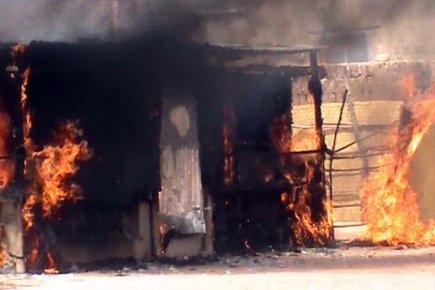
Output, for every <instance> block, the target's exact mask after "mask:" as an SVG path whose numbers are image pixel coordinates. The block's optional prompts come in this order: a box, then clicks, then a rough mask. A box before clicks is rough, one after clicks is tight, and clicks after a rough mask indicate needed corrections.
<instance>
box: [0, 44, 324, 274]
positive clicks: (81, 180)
mask: <svg viewBox="0 0 435 290" xmlns="http://www.w3.org/2000/svg"><path fill="white" fill-rule="evenodd" d="M174 47H176V49H174ZM216 50H219V48H216ZM210 53H216V54H219V53H220V54H222V52H216V51H213V48H210V47H207V46H202V45H197V44H194V43H180V42H177V41H168V40H164V41H162V40H159V39H146V40H143V39H135V40H134V46H133V45H132V42H129V41H126V42H117V43H99V42H86V43H82V44H61V43H58V44H56V43H41V42H35V43H32V44H30V45H29V46H28V47H27V49H26V51H25V53H23V63H25V64H26V65H22V66H20V68H21V70H22V72H24V74H23V75H22V77H23V78H22V83H23V86H22V87H20V88H19V89H18V91H17V92H16V93H20V92H21V100H22V101H23V103H22V107H20V114H22V115H23V116H25V119H24V120H25V123H24V124H25V126H24V136H23V137H24V138H25V139H24V140H25V144H24V145H25V149H26V151H28V155H27V159H26V163H25V165H26V172H27V177H30V178H29V179H30V180H29V181H31V184H33V185H34V186H31V187H29V188H28V194H29V195H28V196H27V199H26V203H25V206H24V213H25V217H26V219H25V221H26V226H27V229H28V230H29V234H27V237H28V238H29V239H30V240H27V242H26V244H27V246H28V250H27V253H26V256H27V257H28V260H27V261H28V263H29V264H28V265H35V267H34V268H29V269H30V270H34V271H39V270H41V269H44V268H45V269H47V270H48V271H49V272H56V271H57V269H56V268H55V267H54V266H55V265H54V263H57V264H58V266H59V268H60V270H62V268H63V267H65V266H67V265H68V263H73V262H80V261H82V260H81V259H84V258H83V257H84V256H86V259H84V260H86V261H95V259H98V258H99V257H101V259H105V258H107V257H108V256H109V257H119V258H128V257H132V255H133V254H132V251H133V248H134V247H135V246H134V245H135V244H137V243H138V242H139V240H140V237H139V233H138V230H137V223H140V221H138V217H137V215H138V214H137V212H135V210H134V208H137V202H138V201H145V202H147V203H151V202H153V203H156V201H157V193H158V192H159V190H160V187H161V182H160V163H159V162H160V160H159V159H160V158H159V155H160V154H159V153H160V149H159V138H160V122H161V97H162V87H163V84H164V86H165V87H169V88H172V89H176V88H179V87H180V84H181V87H187V88H188V89H189V91H191V92H192V94H191V96H192V97H194V98H195V99H196V102H197V107H196V113H197V115H198V139H199V145H200V147H199V155H200V173H201V174H200V175H198V176H197V177H198V178H200V180H201V182H202V188H203V194H204V197H207V196H210V197H211V199H212V200H211V201H212V202H211V206H212V207H213V221H214V225H213V226H214V229H215V231H214V235H215V248H216V249H217V250H220V251H229V250H234V249H254V250H255V249H260V248H262V247H265V246H268V245H281V246H288V245H289V244H291V245H292V246H298V245H324V244H326V243H327V241H329V236H328V235H325V234H324V233H322V234H321V235H320V236H321V237H320V239H319V238H318V237H317V236H316V235H317V234H318V232H319V229H320V228H322V227H323V224H324V220H323V217H324V216H325V215H326V214H327V213H328V212H327V211H326V208H325V205H324V204H323V201H324V200H325V188H324V187H325V185H324V183H323V181H322V180H323V177H322V175H323V164H322V161H321V160H322V159H321V158H319V155H318V154H319V153H320V151H319V150H322V149H321V148H320V146H319V144H321V140H320V139H319V138H318V137H319V136H318V135H317V134H316V135H315V136H314V137H315V141H314V142H313V141H312V140H311V141H310V142H312V143H313V144H316V147H315V148H310V147H302V148H305V149H314V150H313V152H311V155H310V154H308V153H307V155H306V158H305V157H303V156H300V157H297V156H296V157H295V156H292V155H293V154H292V152H289V151H294V150H293V149H295V148H292V149H290V150H288V149H283V148H281V147H280V146H278V145H277V144H278V143H279V142H278V139H279V140H281V139H282V140H286V139H288V138H290V137H291V139H292V144H293V145H294V144H297V142H298V141H300V140H298V139H297V137H295V136H291V135H292V134H287V133H288V132H286V130H290V129H291V82H290V77H291V76H292V75H293V73H295V75H296V74H297V73H296V72H293V71H291V70H290V71H289V72H288V73H286V74H285V75H284V76H283V75H281V74H280V73H277V74H272V75H269V76H268V75H267V74H260V75H257V76H250V75H245V74H244V73H242V72H235V73H234V72H233V73H231V72H228V71H226V70H225V69H224V68H223V67H220V66H213V65H209V64H207V61H206V60H207V58H208V57H209V54H210ZM226 53H227V52H224V54H226ZM230 54H231V53H230ZM232 57H233V56H232V55H230V58H232ZM7 58H8V59H10V56H9V54H8V55H7ZM174 63H176V64H177V66H176V68H175V69H174ZM27 68H28V69H27ZM301 70H302V71H304V73H305V74H309V67H305V68H302V69H301ZM173 94H178V93H177V91H175V92H174V93H173ZM179 97H180V98H181V97H182V94H181V92H179ZM185 101H186V100H185ZM313 110H314V109H313ZM66 120H79V123H78V124H79V126H80V128H82V129H83V131H82V130H80V129H78V128H77V127H76V125H75V124H76V123H65V121H66ZM61 124H66V125H65V126H63V127H59V126H60V125H61ZM277 124H282V125H284V127H285V128H284V129H282V130H278V129H276V128H275V127H276V126H277ZM56 128H58V129H56ZM53 132H55V133H56V134H57V135H56V136H58V137H53V136H52V133H53ZM276 132H278V135H276V134H275V133H276ZM290 133H291V130H290ZM81 134H83V135H81ZM226 135H231V136H226ZM59 136H62V137H63V138H61V139H59ZM84 140H86V142H85V141H84ZM287 141H288V140H287ZM47 144H50V145H47ZM88 144H89V145H88ZM88 146H90V147H91V148H92V149H93V156H92V158H90V151H89V150H88V149H87V148H89V147H88ZM294 146H296V145H294ZM298 148H299V149H300V148H301V147H298ZM60 150H66V151H68V152H69V153H73V151H74V152H75V153H76V154H77V155H74V157H72V158H67V161H85V160H86V162H81V163H80V170H78V171H77V169H78V168H77V167H76V165H74V163H70V162H67V163H66V164H63V163H62V164H61V163H59V162H61V160H59V159H58V158H57V157H58V156H59V155H62V154H61V152H60ZM89 158H90V159H89ZM228 158H230V159H229V160H231V158H233V159H232V161H225V160H228ZM319 160H320V161H319ZM51 161H55V163H51ZM64 165H65V166H66V168H67V169H66V170H65V171H56V172H53V171H52V169H53V168H58V167H59V166H64ZM47 169H48V170H49V172H46V170H47ZM293 171H295V172H293ZM35 172H37V174H35ZM47 173H48V174H47ZM74 173H75V175H74V177H72V175H73V174H74ZM228 174H229V176H227V175H228ZM70 178H71V179H70ZM65 180H67V182H66V183H63V182H64V181H65ZM74 184H79V185H80V188H81V189H79V187H77V186H76V185H74ZM53 185H54V187H53ZM59 186H60V188H59ZM66 191H68V195H65V193H66ZM70 192H73V193H75V194H73V195H69V193H70ZM52 193H58V196H60V199H61V200H76V199H77V197H78V196H79V195H77V194H78V193H80V196H81V197H83V198H84V199H83V200H76V202H75V204H73V203H66V204H64V205H63V206H59V205H58V204H57V203H53V202H52V201H53V200H52V199H51V198H52V196H51V194H52ZM162 194H164V192H163V193H162ZM42 198H43V199H42ZM42 200H44V201H43V202H42ZM204 204H209V203H208V202H206V199H204ZM200 206H204V205H201V204H200ZM210 209H211V207H210V208H208V210H210ZM48 217H50V218H48ZM325 221H327V222H330V221H329V219H326V220H325ZM151 222H152V221H151ZM297 223H301V224H302V223H303V224H304V226H303V227H302V228H298V227H295V224H297ZM41 225H42V226H41ZM306 226H308V228H306ZM328 226H329V227H330V226H331V224H328ZM208 230H209V231H210V229H208ZM201 232H202V231H201ZM41 233H42V234H41ZM313 233H314V235H313ZM41 235H42V237H41ZM149 235H151V233H149ZM108 241H109V242H108ZM144 242H145V243H148V244H151V243H152V241H151V240H144ZM150 247H151V246H150ZM156 248H158V245H157V244H156V245H154V249H156ZM77 249H80V250H77ZM36 252H38V253H39V254H38V255H35V256H33V255H32V254H33V253H36ZM74 252H80V253H82V254H81V255H72V254H71V253H74ZM83 253H85V254H83ZM107 253H109V254H108V255H107Z"/></svg>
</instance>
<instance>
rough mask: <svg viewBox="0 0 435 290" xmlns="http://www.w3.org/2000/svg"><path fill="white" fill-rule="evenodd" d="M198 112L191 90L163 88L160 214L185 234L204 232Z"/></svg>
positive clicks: (166, 222)
mask: <svg viewBox="0 0 435 290" xmlns="http://www.w3.org/2000/svg"><path fill="white" fill-rule="evenodd" d="M196 116H197V113H196V101H195V99H194V98H193V96H192V95H191V93H189V92H177V91H175V90H164V91H163V95H162V127H161V128H162V131H161V138H160V150H161V158H160V160H161V171H160V172H161V180H162V192H161V195H160V214H161V219H162V222H163V224H164V225H166V226H170V227H174V228H175V229H176V230H177V231H179V232H181V233H184V234H192V233H205V222H204V215H203V211H202V210H203V196H202V185H201V171H200V161H199V141H198V128H197V123H196V122H197V117H196Z"/></svg>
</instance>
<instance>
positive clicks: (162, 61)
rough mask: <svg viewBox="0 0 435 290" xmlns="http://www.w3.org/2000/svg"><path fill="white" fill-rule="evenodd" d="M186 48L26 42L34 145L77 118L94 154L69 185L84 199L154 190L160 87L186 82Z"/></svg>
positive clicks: (118, 198) (128, 197) (117, 199)
mask: <svg viewBox="0 0 435 290" xmlns="http://www.w3.org/2000/svg"><path fill="white" fill-rule="evenodd" d="M191 49H193V48H191V47H190V46H188V45H184V44H179V43H173V42H170V41H159V40H143V41H141V40H136V41H134V42H133V41H132V42H128V41H126V42H122V43H100V42H95V43H92V42H89V43H81V44H62V43H58V44H55V43H38V42H35V43H32V44H30V45H29V47H28V49H27V54H26V58H27V59H26V62H27V63H28V65H29V67H30V68H31V76H30V80H29V87H28V94H29V104H30V108H31V113H32V116H33V122H34V126H33V129H32V132H31V135H32V138H33V139H34V140H35V142H36V144H38V145H43V144H46V143H48V141H49V139H50V137H51V133H52V130H53V129H54V128H56V126H58V125H59V124H61V123H62V122H64V121H65V120H79V122H80V123H79V126H80V127H81V128H82V129H83V130H84V135H83V138H84V139H86V140H87V141H88V142H89V145H90V147H92V148H93V152H94V155H93V157H92V158H91V159H90V160H89V161H85V162H83V163H82V164H81V165H80V167H81V169H80V170H79V172H78V174H77V176H76V177H75V181H77V182H78V183H79V184H80V185H81V187H82V188H83V191H84V197H85V199H86V200H87V201H90V202H92V201H98V202H108V203H116V204H119V203H126V202H130V201H132V200H134V199H136V198H139V197H141V196H142V197H143V196H146V194H147V193H150V192H153V193H157V192H158V191H159V190H160V177H159V147H158V144H159V134H160V91H161V87H162V83H165V84H166V83H173V82H184V81H185V80H183V78H188V77H191V75H192V74H190V75H188V74H186V70H188V71H197V70H191V69H190V68H186V66H187V67H189V66H192V65H195V62H194V61H191V60H190V58H189V57H187V56H189V55H194V56H198V54H194V53H193V54H191V53H190V52H191V51H190V50H191Z"/></svg>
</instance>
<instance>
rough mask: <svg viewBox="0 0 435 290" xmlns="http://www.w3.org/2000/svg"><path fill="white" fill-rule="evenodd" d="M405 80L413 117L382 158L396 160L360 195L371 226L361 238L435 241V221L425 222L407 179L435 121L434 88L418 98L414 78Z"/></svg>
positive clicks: (394, 241) (386, 241)
mask: <svg viewBox="0 0 435 290" xmlns="http://www.w3.org/2000/svg"><path fill="white" fill-rule="evenodd" d="M404 83H405V84H406V88H407V91H408V93H409V96H410V97H409V102H410V110H411V112H412V113H413V119H412V120H411V122H410V124H409V125H408V126H407V127H406V128H401V129H399V130H398V131H397V132H395V133H394V134H393V136H392V137H391V144H394V146H395V147H394V148H393V158H392V160H391V159H388V160H386V158H384V160H382V161H383V162H384V163H385V164H388V163H391V161H393V162H392V163H391V164H390V165H388V166H386V167H384V168H383V170H382V171H380V172H378V173H377V174H375V175H373V176H371V177H370V178H369V179H368V180H366V181H365V183H364V184H363V187H362V189H361V198H362V201H363V216H364V219H365V221H366V222H367V226H368V229H367V231H366V232H365V234H364V235H363V237H362V238H363V239H366V240H369V241H372V242H374V243H383V244H387V245H391V246H396V245H399V244H414V245H435V222H433V221H432V222H431V223H429V224H425V223H423V222H422V220H421V217H420V211H419V206H418V202H417V193H416V192H415V191H414V190H413V189H412V188H411V185H410V183H409V179H408V176H409V166H410V161H411V160H412V158H413V156H414V154H415V152H416V150H417V148H418V146H419V144H420V142H421V141H422V139H423V138H424V136H425V135H426V134H427V133H428V131H429V129H430V128H431V126H432V125H433V124H434V123H435V90H432V91H431V92H430V93H428V94H426V95H424V96H422V97H421V98H419V99H418V100H417V99H415V97H414V96H415V89H414V87H413V84H414V80H413V79H412V78H407V79H406V81H405V82H404Z"/></svg>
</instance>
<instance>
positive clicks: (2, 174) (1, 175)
mask: <svg viewBox="0 0 435 290" xmlns="http://www.w3.org/2000/svg"><path fill="white" fill-rule="evenodd" d="M10 138H11V118H10V116H9V115H8V114H6V113H0V157H2V159H0V190H4V189H6V187H7V186H8V185H9V184H10V183H11V181H12V179H13V177H14V171H15V162H14V160H12V159H11V158H8V155H9V154H10V150H9V141H10Z"/></svg>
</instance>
